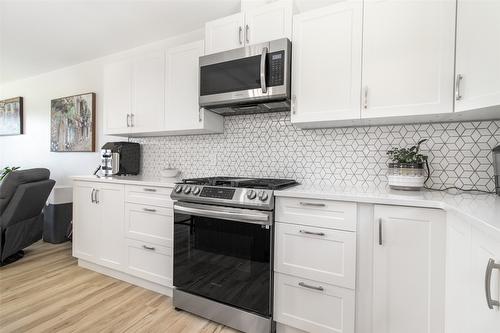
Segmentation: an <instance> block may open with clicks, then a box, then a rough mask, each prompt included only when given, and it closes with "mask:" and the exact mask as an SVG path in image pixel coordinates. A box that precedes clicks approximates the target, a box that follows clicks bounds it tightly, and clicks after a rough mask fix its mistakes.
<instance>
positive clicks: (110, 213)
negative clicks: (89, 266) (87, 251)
mask: <svg viewBox="0 0 500 333" xmlns="http://www.w3.org/2000/svg"><path fill="white" fill-rule="evenodd" d="M96 201H97V205H98V206H99V209H100V217H99V219H98V224H99V225H98V233H96V234H95V235H94V240H93V242H94V243H95V242H97V243H98V249H99V251H98V260H99V263H100V264H102V265H105V266H108V267H111V268H114V269H119V268H122V267H123V265H124V261H125V245H124V231H123V229H124V215H125V190H124V186H123V185H116V184H104V183H103V184H99V188H98V190H97V194H96Z"/></svg>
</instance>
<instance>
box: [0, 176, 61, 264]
mask: <svg viewBox="0 0 500 333" xmlns="http://www.w3.org/2000/svg"><path fill="white" fill-rule="evenodd" d="M49 177H50V171H49V170H47V169H27V170H18V171H13V172H11V173H9V174H8V175H7V176H6V177H5V178H4V180H3V182H2V183H1V185H0V266H3V265H6V264H8V263H11V262H14V261H16V260H19V259H21V258H22V257H23V255H24V252H23V249H24V248H25V247H28V246H29V245H31V244H33V243H34V242H37V241H38V240H40V239H42V229H43V213H42V209H43V207H44V206H45V202H46V201H47V198H48V197H49V194H50V192H51V191H52V188H53V187H54V185H55V183H56V182H55V181H54V180H52V179H49Z"/></svg>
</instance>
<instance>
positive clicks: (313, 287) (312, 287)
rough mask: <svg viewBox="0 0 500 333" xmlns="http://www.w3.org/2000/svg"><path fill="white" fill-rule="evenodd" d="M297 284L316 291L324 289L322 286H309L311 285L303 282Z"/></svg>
mask: <svg viewBox="0 0 500 333" xmlns="http://www.w3.org/2000/svg"><path fill="white" fill-rule="evenodd" d="M299 286H301V287H304V288H308V289H313V290H318V291H323V290H325V289H324V288H323V287H322V286H317V287H316V286H311V285H309V284H307V283H304V282H299Z"/></svg>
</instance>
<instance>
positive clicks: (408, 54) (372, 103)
mask: <svg viewBox="0 0 500 333" xmlns="http://www.w3.org/2000/svg"><path fill="white" fill-rule="evenodd" d="M455 7H456V5H455V1H452V0H444V1H417V0H410V1H399V0H384V1H366V2H365V5H364V22H363V92H362V95H363V98H362V99H363V101H362V111H361V117H362V118H373V117H390V116H411V115H422V114H435V113H449V112H452V111H453V93H452V92H453V76H454V48H455V38H454V37H455Z"/></svg>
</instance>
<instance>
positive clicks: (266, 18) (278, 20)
mask: <svg viewBox="0 0 500 333" xmlns="http://www.w3.org/2000/svg"><path fill="white" fill-rule="evenodd" d="M292 8H293V4H292V2H291V1H286V0H282V1H276V2H274V3H271V4H269V5H264V6H260V7H256V8H254V9H251V10H249V11H247V12H241V13H238V14H234V15H231V16H227V17H224V18H221V19H218V20H214V21H210V22H207V23H206V24H205V53H206V54H211V53H217V52H222V51H227V50H231V49H236V48H239V47H243V46H245V45H250V44H256V43H262V42H267V41H270V40H274V39H280V38H285V37H287V38H290V36H291V30H292Z"/></svg>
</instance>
